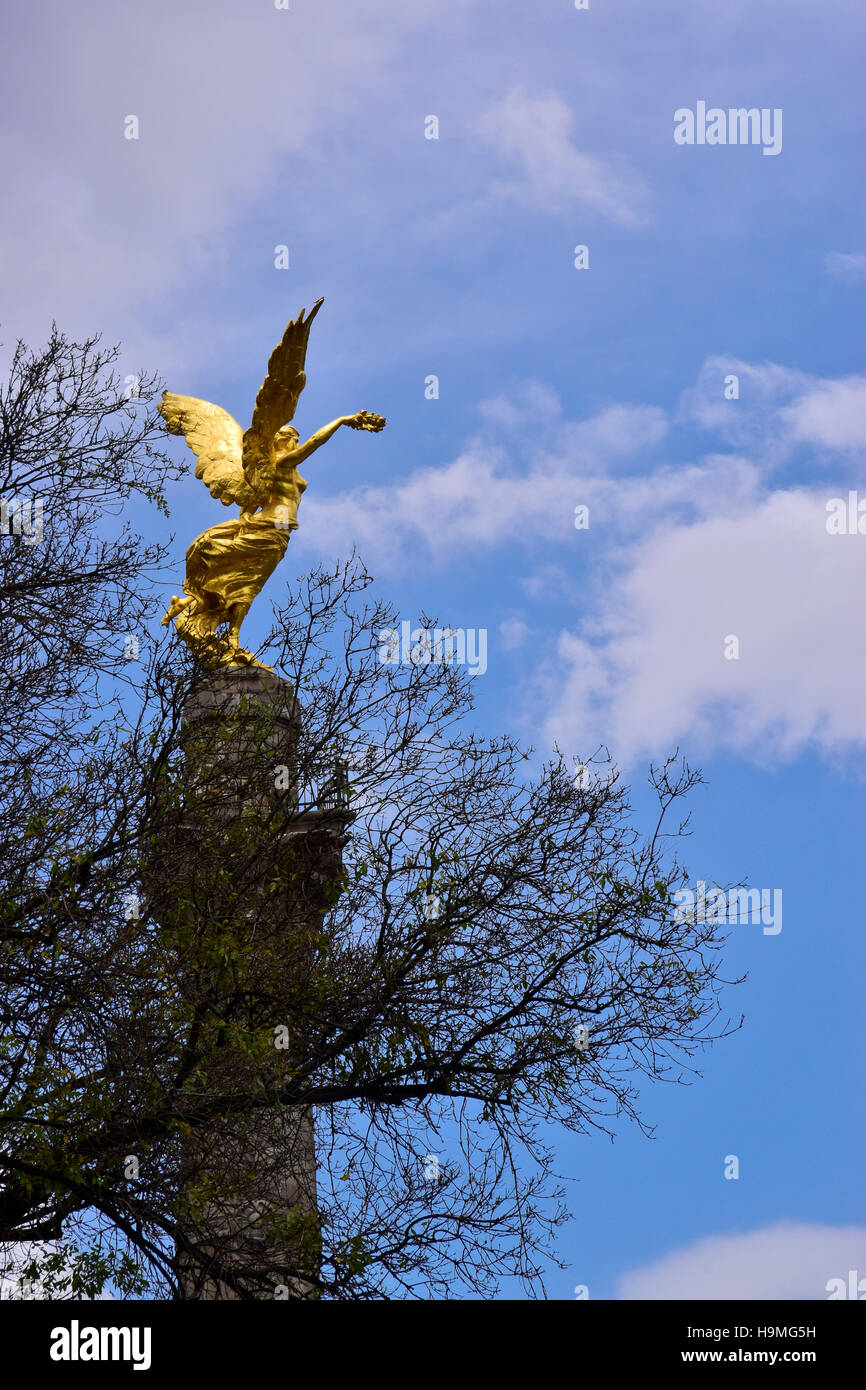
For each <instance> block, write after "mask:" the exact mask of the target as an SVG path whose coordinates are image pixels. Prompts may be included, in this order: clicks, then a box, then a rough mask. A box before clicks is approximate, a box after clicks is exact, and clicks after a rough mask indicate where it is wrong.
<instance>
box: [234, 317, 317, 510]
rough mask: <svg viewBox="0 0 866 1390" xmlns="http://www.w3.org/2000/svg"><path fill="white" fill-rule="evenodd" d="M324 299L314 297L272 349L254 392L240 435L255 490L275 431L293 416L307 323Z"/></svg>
mask: <svg viewBox="0 0 866 1390" xmlns="http://www.w3.org/2000/svg"><path fill="white" fill-rule="evenodd" d="M324 302H325V301H324V299H317V300H316V302H315V304H314V305H313V307H312V309H311V310H310V312H309V315H308V316H307V318H304V314H305V313H306V309H302V310H301V312H300V313H299V314H298V317H297V318H296V319H293V320H292V322H291V323H290V324H289V326H288V328H287V329H286V331H285V333H284V334H283V338H282V342H280V343H278V344H277V346H276V347H275V348H274V350H273V352H272V353H271V356H270V360H269V362H268V374H267V376H266V377H265V379H264V382H263V383H262V386H261V388H260V390H259V394H258V395H257V396H256V404H255V407H254V409H253V418H252V421H251V422H250V427H249V429H248V430H245V432H244V436H243V468H244V473H245V474H246V479H247V486H249V487H251V488H253V489H254V490H255V489H256V487H257V479H258V476H259V471H260V469H262V468H266V467H267V465H268V464H269V463H272V462H273V458H274V435H275V434H276V432H277V430H278V429H280V428H281V427H282V426H283V425H287V424H288V423H289V421H290V420H291V419H292V417H293V416H294V413H295V410H296V408H297V404H298V399H299V397H300V394H301V392H302V391H303V389H304V387H305V386H306V384H307V378H306V375H305V374H304V361H305V359H306V356H307V339H308V338H309V336H310V324H311V323H312V322H313V319H314V318H315V317H316V314H317V313H318V312H319V309H320V308H321V307H322V305H323V304H324Z"/></svg>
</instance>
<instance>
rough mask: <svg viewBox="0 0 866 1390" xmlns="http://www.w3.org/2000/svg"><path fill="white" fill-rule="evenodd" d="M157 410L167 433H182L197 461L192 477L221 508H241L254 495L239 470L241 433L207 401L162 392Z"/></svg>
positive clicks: (247, 503)
mask: <svg viewBox="0 0 866 1390" xmlns="http://www.w3.org/2000/svg"><path fill="white" fill-rule="evenodd" d="M157 409H158V410H159V413H160V415H161V416H162V418H163V420H164V421H165V423H166V427H167V428H168V430H169V431H170V432H171V434H182V435H183V436H184V438H185V439H186V442H187V444H188V445H189V447H190V448H191V449H192V451H193V453H194V454H195V456H196V458H197V459H198V462H197V464H196V466H195V476H196V477H197V478H201V479H202V480H203V481H204V483H205V485H206V486H207V487H208V488H209V489H210V494H211V497H217V498H218V499H219V501H220V502H222V504H223V506H224V507H231V506H232V505H235V506H238V507H244V506H247V505H249V504H250V503H251V502H253V501H254V500H255V499H254V496H253V492H252V490H251V488H250V487H249V484H248V482H247V478H246V475H245V473H244V467H243V430H242V429H241V427H240V425H239V424H238V422H237V420H235V419H233V417H232V416H231V415H229V413H228V411H227V410H222V409H221V408H220V406H218V405H211V403H210V401H198V400H196V399H195V397H194V396H176V395H175V394H174V393H173V392H171V391H163V393H162V400H161V401H160V403H159V405H158V407H157Z"/></svg>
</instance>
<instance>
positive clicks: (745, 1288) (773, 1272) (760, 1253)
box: [617, 1221, 866, 1300]
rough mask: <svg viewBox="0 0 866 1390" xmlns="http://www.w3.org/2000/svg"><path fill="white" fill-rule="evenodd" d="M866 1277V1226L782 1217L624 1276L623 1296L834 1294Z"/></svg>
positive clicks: (804, 1296) (700, 1244)
mask: <svg viewBox="0 0 866 1390" xmlns="http://www.w3.org/2000/svg"><path fill="white" fill-rule="evenodd" d="M852 1269H854V1270H858V1271H859V1273H860V1276H861V1277H863V1276H864V1275H866V1227H863V1226H822V1225H818V1224H807V1223H805V1222H802V1223H801V1222H794V1221H782V1222H779V1223H777V1224H775V1225H772V1226H765V1227H763V1228H761V1229H760V1230H757V1231H751V1232H749V1233H748V1234H743V1235H724V1236H708V1237H707V1238H706V1239H705V1240H700V1241H697V1242H696V1243H695V1244H694V1245H689V1246H686V1247H685V1248H684V1249H682V1250H674V1251H672V1252H671V1253H670V1254H668V1255H663V1256H662V1257H661V1258H660V1259H658V1260H654V1261H653V1262H652V1263H651V1264H648V1265H644V1266H642V1267H641V1268H640V1269H633V1270H630V1271H629V1272H628V1273H626V1274H623V1275H622V1277H621V1278H620V1280H619V1286H618V1290H617V1296H618V1297H619V1298H622V1299H723V1300H730V1299H741V1298H742V1299H826V1298H827V1297H828V1293H827V1283H828V1281H829V1280H831V1279H837V1278H838V1279H844V1280H845V1281H846V1283H847V1280H848V1272H849V1270H852Z"/></svg>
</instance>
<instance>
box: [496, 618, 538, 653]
mask: <svg viewBox="0 0 866 1390" xmlns="http://www.w3.org/2000/svg"><path fill="white" fill-rule="evenodd" d="M531 631H532V628H531V627H530V626H529V624H528V623H525V622H524V621H523V619H522V618H504V619H503V621H502V622H501V623H500V624H499V636H500V638H501V639H502V646H503V647H504V649H505V651H507V652H513V651H516V650H517V648H518V647H522V646H523V643H524V642H525V641H526V639H527V637H528V636H529V634H530V632H531Z"/></svg>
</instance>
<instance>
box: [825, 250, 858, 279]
mask: <svg viewBox="0 0 866 1390" xmlns="http://www.w3.org/2000/svg"><path fill="white" fill-rule="evenodd" d="M824 269H825V271H826V272H827V274H828V275H832V276H833V278H834V279H836V280H844V281H846V282H847V283H848V284H852V285H854V284H858V283H859V282H860V281H862V280H866V251H851V252H846V251H828V252H827V255H826V256H825V257H824Z"/></svg>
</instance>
